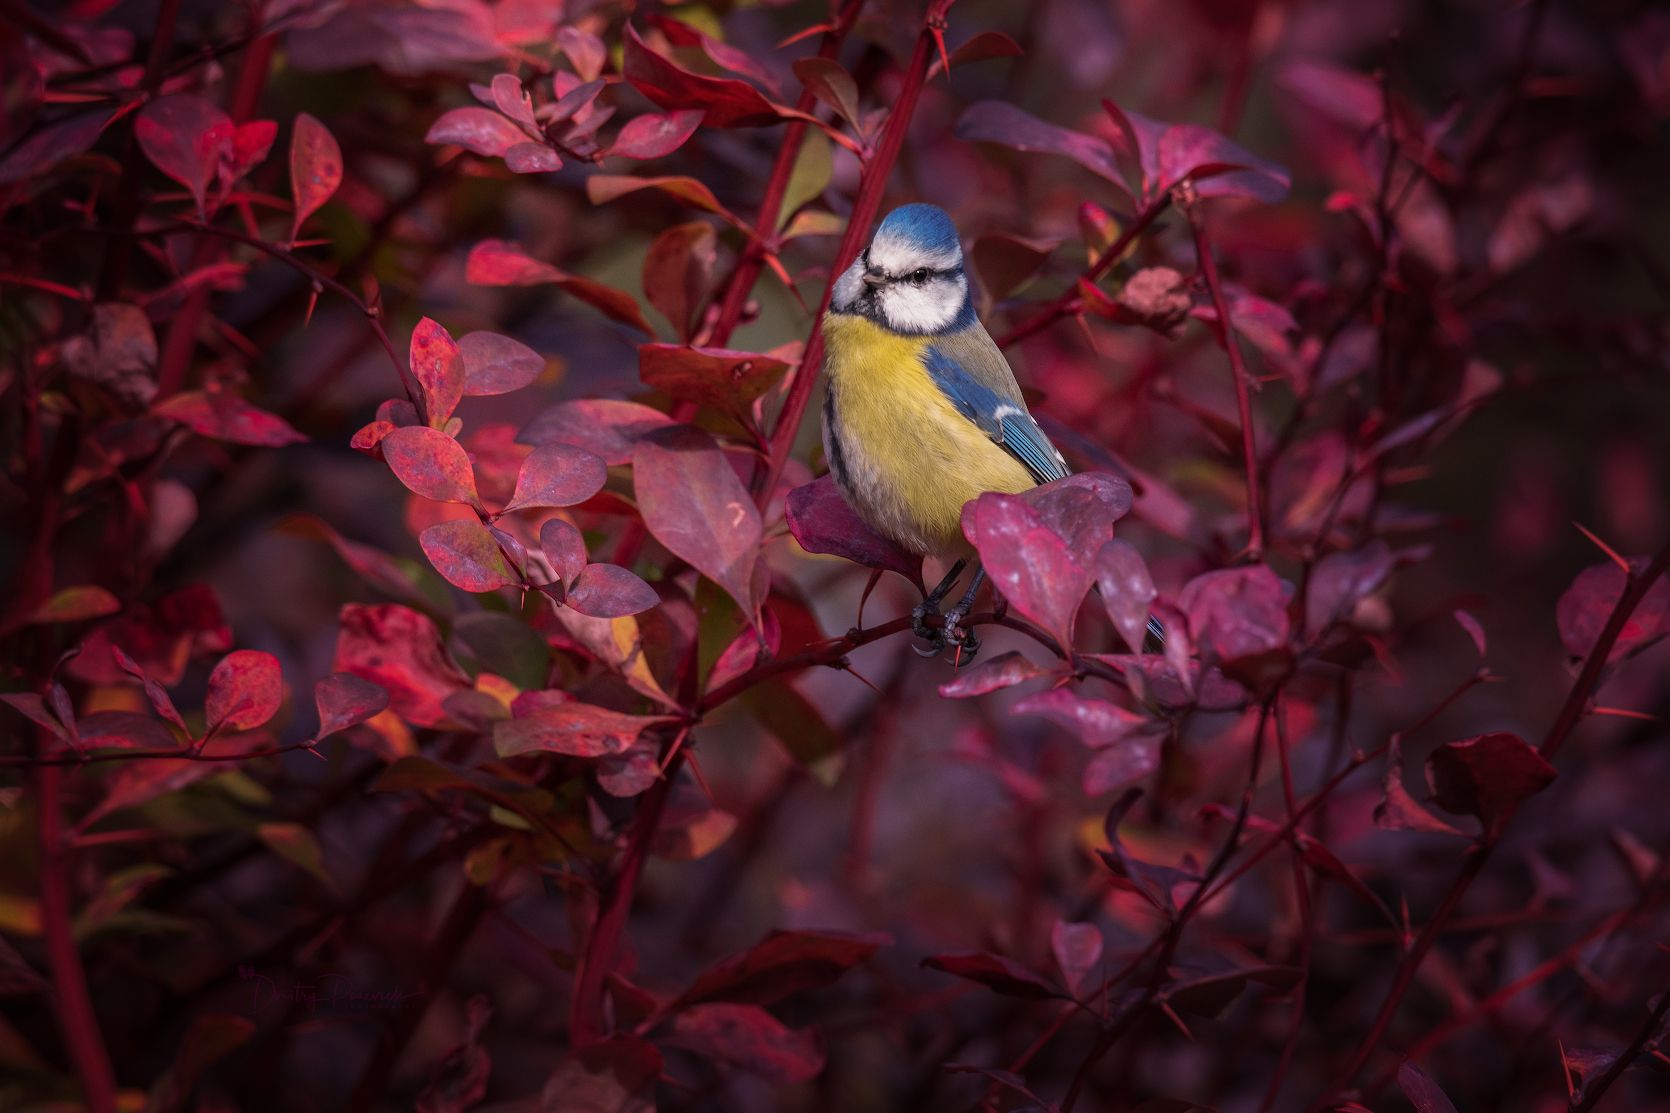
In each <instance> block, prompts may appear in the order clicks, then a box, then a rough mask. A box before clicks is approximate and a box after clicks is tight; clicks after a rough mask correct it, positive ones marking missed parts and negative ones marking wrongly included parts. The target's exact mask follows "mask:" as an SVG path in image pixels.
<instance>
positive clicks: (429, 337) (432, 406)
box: [411, 317, 464, 429]
mask: <svg viewBox="0 0 1670 1113" xmlns="http://www.w3.org/2000/svg"><path fill="white" fill-rule="evenodd" d="M411 363H412V375H413V376H414V377H416V379H417V381H418V385H419V386H420V387H422V388H423V402H424V406H425V408H426V409H427V410H428V416H429V424H430V425H431V426H433V427H434V428H436V429H440V428H442V427H443V426H445V425H446V423H447V420H448V419H449V418H450V417H452V411H453V410H455V409H457V408H458V400H459V399H460V398H462V397H464V357H463V355H462V354H460V353H459V351H458V345H457V344H456V343H455V342H454V341H453V339H452V335H451V334H450V333H448V332H447V330H446V329H444V328H442V327H441V326H440V325H438V324H436V323H435V322H434V321H432V320H430V319H429V318H428V317H425V318H424V319H423V320H421V321H419V322H418V325H417V328H415V329H413V330H412V347H411Z"/></svg>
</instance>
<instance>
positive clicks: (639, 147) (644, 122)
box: [608, 108, 704, 159]
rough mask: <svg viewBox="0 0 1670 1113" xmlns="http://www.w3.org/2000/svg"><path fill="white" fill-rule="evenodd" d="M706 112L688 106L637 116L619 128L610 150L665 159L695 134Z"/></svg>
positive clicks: (634, 156) (634, 155)
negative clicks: (675, 110) (678, 109)
mask: <svg viewBox="0 0 1670 1113" xmlns="http://www.w3.org/2000/svg"><path fill="white" fill-rule="evenodd" d="M703 114H704V113H703V111H702V109H700V108H686V109H682V110H680V111H677V112H667V113H664V114H663V113H647V114H645V115H643V116H637V117H634V118H633V119H631V120H628V121H627V123H626V126H625V127H623V128H621V129H620V134H619V135H617V136H615V142H614V146H612V147H610V148H609V152H608V153H609V154H611V155H620V156H622V157H624V158H636V159H651V158H665V157H667V156H668V155H670V154H672V153H673V152H674V151H676V150H678V149H679V148H680V147H682V146H684V143H685V141H686V140H688V139H689V138H690V137H691V136H692V135H694V134H695V133H696V128H697V127H699V126H700V125H701V122H702V116H703Z"/></svg>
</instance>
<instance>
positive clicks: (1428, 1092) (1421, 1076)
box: [1397, 1062, 1456, 1113]
mask: <svg viewBox="0 0 1670 1113" xmlns="http://www.w3.org/2000/svg"><path fill="white" fill-rule="evenodd" d="M1397 1088H1398V1089H1400V1090H1402V1091H1403V1096H1404V1097H1406V1098H1408V1099H1409V1104H1410V1105H1413V1106H1414V1107H1415V1113H1456V1110H1455V1103H1454V1102H1452V1101H1451V1100H1450V1099H1449V1097H1448V1096H1446V1095H1445V1093H1444V1091H1443V1090H1441V1089H1440V1088H1439V1086H1438V1083H1436V1082H1434V1081H1433V1080H1432V1079H1430V1078H1428V1077H1427V1076H1426V1073H1425V1072H1424V1071H1422V1070H1421V1068H1420V1067H1417V1066H1416V1065H1415V1064H1414V1063H1410V1062H1405V1063H1403V1064H1401V1065H1399V1067H1398V1068H1397Z"/></svg>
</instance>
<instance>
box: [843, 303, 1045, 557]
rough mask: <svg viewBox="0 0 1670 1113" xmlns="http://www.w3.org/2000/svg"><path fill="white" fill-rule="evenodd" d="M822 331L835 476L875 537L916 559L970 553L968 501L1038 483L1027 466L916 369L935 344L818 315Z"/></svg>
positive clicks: (863, 322)
mask: <svg viewBox="0 0 1670 1113" xmlns="http://www.w3.org/2000/svg"><path fill="white" fill-rule="evenodd" d="M823 333H824V344H825V349H826V352H827V355H826V356H825V360H824V368H825V370H826V371H827V372H828V373H829V378H828V384H827V385H828V390H829V404H828V406H827V407H826V409H825V412H824V420H825V424H826V428H825V444H826V448H827V450H828V452H829V455H830V457H831V461H830V464H831V470H832V471H834V472H835V473H836V476H835V478H836V481H837V482H838V483H839V484H840V486H841V489H842V493H843V494H845V495H846V497H847V500H848V501H849V502H851V503H852V505H853V507H854V508H855V509H856V510H857V511H858V512H859V514H861V515H862V516H863V517H864V519H865V520H866V521H868V522H869V523H870V525H871V526H872V527H874V528H875V529H876V530H877V531H878V532H880V533H882V534H884V535H886V536H888V537H891V538H893V539H894V540H895V541H898V542H899V543H900V544H901V545H904V546H905V547H907V548H909V549H913V550H915V551H917V552H921V553H932V554H936V555H942V556H943V555H949V554H953V553H958V552H961V551H963V550H966V548H967V544H966V542H965V541H964V540H963V536H962V527H961V515H962V508H963V504H964V503H965V502H967V501H968V500H969V499H971V498H975V497H977V496H979V495H981V494H982V493H984V492H986V491H1003V492H1005V493H1011V494H1012V493H1015V492H1018V491H1025V490H1028V489H1030V488H1031V487H1033V486H1035V482H1034V480H1033V478H1032V476H1031V474H1030V473H1029V472H1027V470H1026V468H1025V467H1023V466H1022V465H1021V463H1020V462H1019V461H1018V460H1016V459H1015V458H1014V457H1013V456H1010V455H1009V454H1008V453H1007V452H1005V451H1004V450H1003V449H1002V448H1000V447H998V446H997V445H996V444H994V443H993V442H992V441H991V439H990V438H988V437H987V436H986V434H985V433H984V432H982V431H981V429H980V427H979V426H977V425H975V424H974V422H972V421H970V420H969V419H968V418H966V417H964V416H963V415H962V414H960V413H958V412H957V410H956V407H954V406H953V405H952V404H951V402H950V400H949V399H947V398H946V397H945V395H944V394H943V393H942V392H941V391H940V389H939V387H937V386H936V385H934V381H933V379H932V378H930V377H929V375H928V370H927V368H926V367H925V366H923V362H922V356H923V353H924V352H925V351H926V350H927V348H928V345H929V344H930V343H931V338H928V337H919V336H903V335H899V334H897V333H892V332H889V331H887V330H886V329H883V328H881V327H879V326H878V325H876V324H874V323H872V322H870V321H869V320H867V319H865V318H863V317H859V316H855V315H851V314H833V313H832V314H828V315H826V316H825V317H824V325H823ZM837 455H839V457H840V460H839V463H837V461H836V459H835V457H836V456H837Z"/></svg>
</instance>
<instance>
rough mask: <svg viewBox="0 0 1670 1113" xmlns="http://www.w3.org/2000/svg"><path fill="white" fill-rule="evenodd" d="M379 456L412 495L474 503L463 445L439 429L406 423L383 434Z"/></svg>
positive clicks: (472, 478)
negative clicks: (403, 426)
mask: <svg viewBox="0 0 1670 1113" xmlns="http://www.w3.org/2000/svg"><path fill="white" fill-rule="evenodd" d="M381 448H382V450H383V459H384V460H387V461H388V466H389V468H390V470H392V471H393V472H394V475H395V478H396V479H398V480H400V482H402V483H404V484H405V485H406V489H407V490H409V491H411V492H413V493H414V494H419V495H422V496H423V497H424V498H426V499H434V500H435V501H436V502H461V503H465V504H467V505H471V506H473V505H475V504H476V503H477V502H478V501H479V499H478V498H477V496H476V489H475V470H474V469H473V468H472V467H471V466H470V457H469V454H468V453H466V452H465V451H464V446H463V445H461V444H459V443H458V442H457V441H456V440H454V439H452V438H451V437H449V436H447V435H446V434H445V433H443V432H441V431H440V430H439V429H431V428H429V427H428V426H425V425H409V426H407V427H406V428H404V429H396V430H394V431H393V432H391V433H389V434H388V435H387V436H385V437H384V438H383V440H382V443H381Z"/></svg>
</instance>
